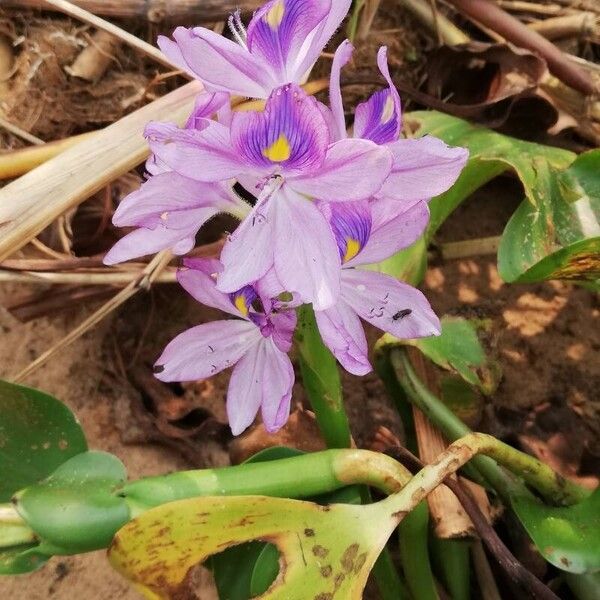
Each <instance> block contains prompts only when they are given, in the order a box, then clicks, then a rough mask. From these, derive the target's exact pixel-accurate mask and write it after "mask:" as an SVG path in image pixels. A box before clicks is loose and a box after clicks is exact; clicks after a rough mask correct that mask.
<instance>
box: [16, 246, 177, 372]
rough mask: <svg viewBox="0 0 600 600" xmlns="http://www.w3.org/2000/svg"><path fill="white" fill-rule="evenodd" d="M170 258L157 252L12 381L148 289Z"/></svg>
mask: <svg viewBox="0 0 600 600" xmlns="http://www.w3.org/2000/svg"><path fill="white" fill-rule="evenodd" d="M171 256H172V255H171V253H170V252H169V251H168V250H163V251H162V252H159V253H158V254H157V255H156V256H155V257H154V259H153V260H152V261H151V262H150V263H148V266H147V267H146V268H145V269H144V270H143V271H142V272H141V273H140V274H139V275H137V276H135V277H134V279H133V280H132V281H131V282H130V283H129V285H128V286H127V287H125V288H123V289H122V290H121V291H120V292H119V293H118V294H116V295H115V296H114V297H113V298H111V299H110V300H109V301H108V302H106V303H104V304H103V305H102V306H101V307H100V308H99V309H98V310H97V311H95V312H94V313H93V314H91V315H90V316H89V317H88V318H87V319H85V320H84V321H83V323H81V324H80V325H79V326H77V327H76V328H75V329H73V330H72V331H70V332H69V333H68V334H67V335H66V336H65V337H64V338H63V339H62V340H60V341H59V342H58V343H57V344H55V345H54V346H52V347H51V348H49V349H48V350H46V352H44V353H43V354H42V355H40V356H38V358H36V359H35V360H34V361H33V362H32V363H30V364H29V365H28V366H27V367H26V368H25V369H23V370H22V371H20V372H19V373H17V374H16V375H15V376H14V377H13V381H15V382H19V381H23V380H24V379H25V378H26V377H27V376H28V375H30V374H31V373H33V372H34V371H36V370H37V369H39V367H41V366H42V365H43V364H44V363H46V362H47V361H48V360H49V359H50V358H52V357H53V356H54V355H55V354H56V353H57V352H59V351H60V350H62V349H63V348H65V347H66V346H68V345H69V344H71V343H72V342H74V341H75V340H76V339H77V338H79V337H80V336H81V335H83V334H84V333H85V332H86V331H88V330H89V329H91V328H92V327H93V326H94V325H96V324H97V323H99V322H100V321H101V320H102V319H103V318H104V317H105V316H106V315H107V314H109V313H110V312H112V311H113V310H115V309H116V308H118V307H119V306H120V305H121V304H123V303H124V302H125V301H126V300H128V299H129V298H131V297H132V296H133V295H135V294H136V293H137V292H138V291H139V290H141V289H148V288H149V287H150V286H151V285H152V283H153V282H154V281H155V280H156V278H157V277H158V276H159V275H160V273H161V272H162V270H163V269H164V268H165V267H166V266H167V265H168V264H169V262H170V260H171Z"/></svg>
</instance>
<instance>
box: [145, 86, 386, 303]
mask: <svg viewBox="0 0 600 600" xmlns="http://www.w3.org/2000/svg"><path fill="white" fill-rule="evenodd" d="M325 110H326V109H325V107H323V106H322V105H320V104H319V103H318V102H317V101H316V100H315V99H314V98H312V97H311V96H308V95H307V94H306V93H305V92H304V91H303V90H302V89H301V88H299V87H298V86H297V85H294V84H288V85H285V86H283V87H281V88H279V89H277V90H275V91H274V92H273V93H272V94H271V96H270V97H269V99H268V100H267V104H266V107H265V110H264V111H263V112H241V113H235V114H234V115H233V117H232V121H231V127H230V128H228V127H225V126H224V125H222V124H221V123H217V122H215V121H209V120H207V119H205V120H204V121H203V122H202V123H199V125H198V128H197V129H178V128H177V127H175V126H174V125H170V124H164V123H154V124H150V125H149V126H148V127H147V129H146V134H147V137H148V139H149V143H150V147H151V148H152V151H153V152H154V153H155V155H156V156H157V157H158V159H160V161H162V162H163V163H164V164H166V165H168V166H169V167H170V168H172V169H174V170H175V171H177V172H178V173H180V174H181V175H184V176H186V177H190V178H193V179H197V180H199V181H204V182H216V181H221V180H223V179H229V178H236V179H238V180H239V181H241V182H242V183H244V184H245V186H246V187H247V188H248V189H250V188H251V185H252V182H253V181H254V182H257V181H258V182H259V184H258V186H255V190H258V192H259V193H258V200H257V202H256V205H255V206H254V208H253V209H252V212H251V213H250V214H249V215H248V217H246V218H245V219H244V221H243V222H242V223H241V224H240V226H239V227H238V228H237V229H236V230H235V232H234V233H233V234H232V235H231V236H230V237H229V239H228V241H227V243H226V244H225V247H224V249H223V253H222V256H221V260H222V262H223V266H224V270H223V272H222V273H220V274H219V276H218V288H219V289H220V290H222V291H224V292H233V291H235V290H238V289H240V288H242V287H243V286H244V285H247V284H251V283H252V282H254V281H257V280H259V279H260V278H261V277H263V276H264V275H265V274H266V273H267V271H268V270H269V269H271V267H274V269H275V272H276V275H277V278H278V279H279V281H280V282H281V283H282V285H283V286H284V287H283V290H287V291H290V292H297V293H298V294H300V295H301V297H302V298H303V300H304V301H305V302H312V303H313V304H314V306H315V308H316V309H317V310H319V309H323V308H327V307H329V306H332V305H333V304H334V302H335V300H336V298H337V295H338V293H339V267H340V258H339V254H338V252H337V248H336V243H335V239H334V236H333V234H332V232H331V229H330V227H329V224H328V223H327V221H326V219H324V217H323V215H322V214H321V212H320V211H319V210H318V209H317V207H316V206H315V204H314V202H311V201H309V200H310V199H313V198H315V199H319V200H325V201H330V202H337V201H353V200H361V199H366V198H369V197H371V196H372V195H373V194H374V193H375V192H377V191H378V190H379V188H380V187H381V185H382V183H383V181H384V179H385V177H386V176H387V175H388V173H389V170H390V168H391V157H390V154H389V152H388V150H387V149H386V148H385V147H381V146H377V145H376V144H375V143H374V142H372V141H369V140H362V139H343V140H339V141H337V142H334V143H333V144H331V143H330V134H329V128H328V127H327V123H326V121H325V116H324V112H325ZM255 190H250V191H255ZM283 290H282V291H283Z"/></svg>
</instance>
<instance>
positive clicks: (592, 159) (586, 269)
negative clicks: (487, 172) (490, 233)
mask: <svg viewBox="0 0 600 600" xmlns="http://www.w3.org/2000/svg"><path fill="white" fill-rule="evenodd" d="M538 170H539V173H540V177H544V178H545V180H546V185H545V190H546V193H545V194H544V196H543V197H541V198H540V199H539V201H538V202H537V204H536V205H533V204H531V202H528V201H524V202H523V203H522V204H521V205H520V206H519V208H517V210H516V211H515V213H514V214H513V216H512V217H511V219H510V220H509V222H508V224H507V225H506V228H505V230H504V233H503V235H502V240H501V243H500V248H499V250H498V268H499V272H500V275H501V277H502V278H503V279H504V280H505V281H509V282H512V281H518V282H532V281H540V280H544V279H567V280H572V281H582V282H597V281H598V279H600V224H599V220H600V150H592V151H591V152H587V153H585V154H582V155H581V156H579V157H577V158H576V159H575V161H574V162H573V164H572V165H571V166H570V167H569V168H568V169H566V170H564V171H562V172H554V171H551V170H550V168H549V166H548V165H547V164H545V163H544V162H543V161H541V162H540V163H539V165H538Z"/></svg>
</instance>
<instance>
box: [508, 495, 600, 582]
mask: <svg viewBox="0 0 600 600" xmlns="http://www.w3.org/2000/svg"><path fill="white" fill-rule="evenodd" d="M512 507H513V509H514V511H515V512H516V513H517V515H518V516H519V519H520V520H521V522H522V523H523V525H524V526H525V529H527V532H528V533H529V535H530V536H531V539H532V540H533V542H534V543H535V545H536V546H537V548H538V550H539V551H540V552H541V553H542V555H543V556H544V558H545V559H546V560H547V561H548V562H550V563H552V564H553V565H555V566H557V567H558V568H559V569H562V570H563V571H569V572H571V573H592V572H594V571H598V570H600V488H597V489H596V491H595V492H594V493H593V494H592V495H591V496H589V497H588V498H586V499H585V500H583V501H582V502H579V503H578V504H573V505H572V506H568V507H565V508H554V507H549V506H546V505H544V504H541V503H539V502H537V501H535V500H532V499H531V498H521V497H513V498H512Z"/></svg>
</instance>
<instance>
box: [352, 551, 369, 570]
mask: <svg viewBox="0 0 600 600" xmlns="http://www.w3.org/2000/svg"><path fill="white" fill-rule="evenodd" d="M366 560H367V553H366V552H363V553H362V554H359V555H358V557H357V559H356V562H355V563H354V572H355V573H359V572H360V570H361V569H362V568H363V565H364V564H365V561H366Z"/></svg>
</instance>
